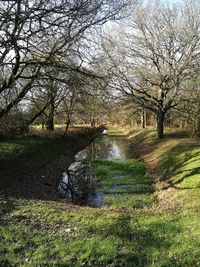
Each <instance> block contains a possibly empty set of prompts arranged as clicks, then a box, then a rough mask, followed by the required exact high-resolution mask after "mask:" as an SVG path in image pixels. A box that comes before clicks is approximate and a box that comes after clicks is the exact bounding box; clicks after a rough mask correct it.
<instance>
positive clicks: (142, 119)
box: [141, 109, 147, 129]
mask: <svg viewBox="0 0 200 267" xmlns="http://www.w3.org/2000/svg"><path fill="white" fill-rule="evenodd" d="M146 121H147V120H146V111H145V110H144V109H143V110H142V114H141V127H142V128H143V129H144V128H146V126H147V125H146V124H147V122H146Z"/></svg>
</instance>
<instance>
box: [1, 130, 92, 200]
mask: <svg viewBox="0 0 200 267" xmlns="http://www.w3.org/2000/svg"><path fill="white" fill-rule="evenodd" d="M91 141H92V140H91V136H89V135H88V134H87V133H86V134H85V133H83V132H81V133H73V134H72V135H68V136H66V137H65V138H62V137H61V136H52V137H45V136H25V137H20V138H15V139H5V140H4V141H1V142H0V177H1V179H0V193H2V194H4V195H5V196H9V197H16V198H25V199H41V200H50V199H54V200H56V195H55V190H56V188H57V184H58V182H59V180H60V179H61V176H62V173H63V172H64V171H66V169H67V167H68V166H69V164H70V163H71V162H72V161H73V158H74V155H75V154H76V153H77V152H78V151H80V150H82V149H83V148H85V147H86V146H87V145H89V144H90V142H91Z"/></svg>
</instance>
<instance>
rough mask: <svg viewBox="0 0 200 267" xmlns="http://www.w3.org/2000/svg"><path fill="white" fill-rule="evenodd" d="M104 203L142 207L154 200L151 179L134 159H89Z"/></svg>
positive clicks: (141, 165)
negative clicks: (102, 193) (93, 167)
mask: <svg viewBox="0 0 200 267" xmlns="http://www.w3.org/2000/svg"><path fill="white" fill-rule="evenodd" d="M91 162H92V163H93V164H94V166H95V175H96V178H97V181H98V182H99V183H100V188H99V190H101V191H102V192H104V196H105V197H104V198H105V205H107V206H112V205H114V206H118V207H120V206H123V207H133V208H136V207H137V208H142V207H144V206H150V205H151V204H152V203H153V202H154V200H155V199H154V196H153V191H154V188H153V180H152V178H151V177H149V176H148V175H146V170H145V166H144V164H143V163H141V162H138V161H135V160H124V161H121V160H114V161H108V160H91Z"/></svg>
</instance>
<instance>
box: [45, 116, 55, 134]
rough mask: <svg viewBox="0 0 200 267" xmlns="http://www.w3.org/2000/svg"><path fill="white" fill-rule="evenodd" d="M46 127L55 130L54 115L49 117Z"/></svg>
mask: <svg viewBox="0 0 200 267" xmlns="http://www.w3.org/2000/svg"><path fill="white" fill-rule="evenodd" d="M46 128H47V130H48V131H54V117H50V118H48V119H47V122H46Z"/></svg>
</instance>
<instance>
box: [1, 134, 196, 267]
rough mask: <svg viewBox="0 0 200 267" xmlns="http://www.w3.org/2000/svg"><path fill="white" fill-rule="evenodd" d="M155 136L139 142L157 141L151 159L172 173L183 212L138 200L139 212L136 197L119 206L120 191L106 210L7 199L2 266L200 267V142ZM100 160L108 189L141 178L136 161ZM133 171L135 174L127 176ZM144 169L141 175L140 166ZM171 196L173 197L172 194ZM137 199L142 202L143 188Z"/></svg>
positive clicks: (100, 171) (3, 205) (100, 174)
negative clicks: (124, 179)
mask: <svg viewBox="0 0 200 267" xmlns="http://www.w3.org/2000/svg"><path fill="white" fill-rule="evenodd" d="M153 135H154V133H147V132H145V133H141V134H140V135H139V136H136V137H135V138H134V140H132V141H135V142H136V143H137V144H138V145H139V144H141V145H142V146H143V149H145V146H146V148H147V145H148V144H149V143H151V144H153V142H156V143H154V144H155V145H154V146H153V145H152V147H149V149H150V150H149V152H150V153H151V154H149V155H151V157H152V158H150V157H149V160H152V161H155V160H157V161H158V162H160V164H161V165H160V167H161V170H162V172H164V171H165V174H166V175H170V180H168V181H169V182H171V183H172V185H173V190H174V187H179V188H178V189H176V191H174V192H175V194H174V198H173V200H174V202H177V201H179V202H181V201H183V203H184V205H183V206H182V207H179V208H176V209H174V208H173V209H172V208H167V209H166V208H165V204H164V203H162V204H163V207H162V208H161V207H160V208H158V205H157V206H156V205H155V207H154V208H152V207H151V206H150V207H148V205H144V202H143V203H142V204H143V205H138V204H140V203H137V202H136V204H137V205H138V207H134V208H133V207H132V206H131V205H132V203H134V202H132V200H131V205H130V206H129V207H127V206H124V202H123V203H122V205H121V204H120V203H119V202H118V199H119V200H120V199H121V196H122V195H123V194H121V192H120V194H119V198H115V203H114V202H111V205H104V206H103V207H102V208H90V207H88V206H78V205H70V204H66V203H64V202H58V201H56V202H55V201H41V200H25V199H14V200H13V199H12V198H9V199H5V198H4V197H3V196H2V197H1V196H0V234H1V239H0V265H1V266H22V267H27V266H30V267H32V266H39V265H40V266H49V267H50V266H70V267H72V266H74V267H81V266H94V267H99V266H102V267H124V266H126V267H168V266H174V267H188V266H195V267H196V266H200V264H199V263H200V251H199V247H200V238H199V233H200V224H199V210H200V207H199V192H200V191H199V177H200V176H199V160H200V157H199V156H200V148H199V145H198V144H195V143H186V142H185V140H183V139H181V140H177V139H174V138H172V137H169V138H167V139H165V140H162V141H161V142H158V141H155V139H154V137H153ZM129 160H130V159H129ZM129 160H128V161H129ZM133 160H134V159H133ZM93 161H94V164H97V165H96V166H97V172H98V177H99V179H101V181H102V186H103V188H106V186H108V188H110V183H111V184H113V181H114V178H115V177H116V173H119V172H120V173H121V174H123V175H125V176H129V175H130V173H135V167H134V168H133V169H132V170H131V169H130V166H132V165H129V163H126V166H124V165H123V164H122V161H118V160H116V161H112V160H111V161H110V160H105V159H94V160H93ZM131 162H132V159H131ZM127 164H128V166H127ZM131 164H132V163H131ZM140 164H141V163H140ZM143 166H144V165H143ZM127 168H128V169H129V171H130V173H126V169H127ZM137 170H138V173H139V174H141V173H142V172H141V170H142V169H141V168H140V167H138V169H137ZM106 177H107V178H108V179H106ZM137 177H138V178H139V177H140V178H139V182H140V183H141V182H145V181H143V177H144V176H142V175H141V176H137ZM165 177H166V176H165ZM167 177H169V176H167ZM174 178H175V179H174ZM117 182H118V180H117ZM164 191H165V192H166V193H167V192H168V193H169V192H171V189H169V190H168V189H167V190H164ZM162 192H163V190H162ZM133 195H134V194H133ZM142 195H143V194H142V192H141V196H142ZM135 197H137V199H139V198H140V193H139V191H138V192H137V194H135ZM168 198H169V195H168ZM169 199H170V200H172V199H171V197H170V198H169ZM128 200H129V197H128V198H127V202H126V203H128ZM116 201H117V203H116ZM171 202H172V201H171ZM148 203H149V204H150V202H149V201H148ZM141 206H142V207H141ZM156 207H157V208H156Z"/></svg>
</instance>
